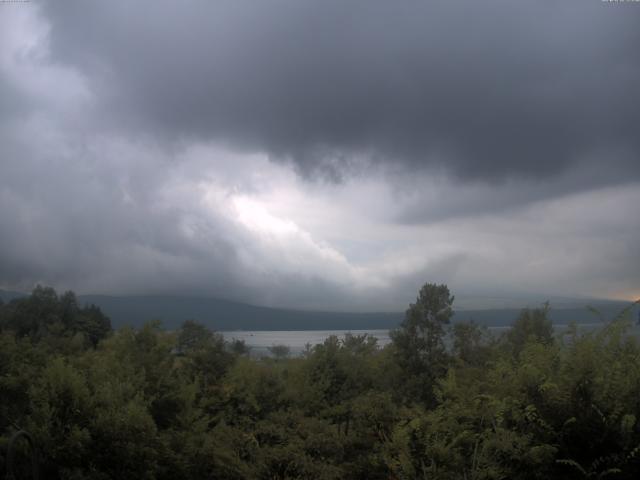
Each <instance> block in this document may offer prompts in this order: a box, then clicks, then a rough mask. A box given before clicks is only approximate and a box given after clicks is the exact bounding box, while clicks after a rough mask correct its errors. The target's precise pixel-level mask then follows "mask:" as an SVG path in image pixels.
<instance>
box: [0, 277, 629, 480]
mask: <svg viewBox="0 0 640 480" xmlns="http://www.w3.org/2000/svg"><path fill="white" fill-rule="evenodd" d="M453 300H454V299H453V297H452V296H451V295H450V292H449V289H448V288H447V287H446V286H445V285H435V284H426V285H424V287H422V289H421V290H420V292H419V294H418V297H417V299H416V302H415V303H414V304H412V305H410V306H409V308H408V310H407V312H406V316H405V319H404V321H403V322H402V324H401V326H400V327H399V328H397V329H395V330H393V331H392V332H391V338H392V342H391V344H390V345H388V346H386V347H384V348H379V346H378V345H377V344H376V340H375V338H372V337H369V336H366V335H364V336H355V335H347V336H346V337H345V338H344V339H338V338H336V337H330V338H328V339H327V340H326V341H325V342H324V343H323V344H320V345H316V346H313V347H310V348H308V349H307V351H306V352H305V353H304V354H303V355H302V356H299V357H289V356H288V355H287V353H288V352H287V350H286V348H274V349H273V353H274V355H273V356H272V357H269V358H259V359H258V358H254V357H252V356H250V355H249V352H248V349H247V347H246V346H245V345H244V344H243V343H241V342H225V341H224V339H223V337H222V336H221V335H220V334H218V333H215V332H212V331H210V330H209V329H207V328H206V327H204V326H203V325H201V324H199V323H197V322H193V321H187V322H185V323H184V324H183V325H182V327H181V328H180V329H177V330H174V331H167V330H164V329H163V328H162V325H161V324H160V323H158V322H149V323H147V324H146V325H144V326H143V327H141V328H137V329H134V328H121V329H118V330H115V331H114V330H112V328H111V324H110V321H109V319H108V318H107V317H106V316H105V315H104V314H103V313H102V312H101V311H100V309H99V308H97V307H95V306H82V305H79V302H78V300H77V298H76V296H75V295H74V294H73V293H71V292H67V293H64V294H62V295H58V294H57V293H56V292H55V291H54V290H53V289H50V288H44V287H38V288H36V289H35V290H34V291H33V293H32V294H31V296H29V297H26V298H19V299H14V300H12V301H10V302H7V303H4V304H0V457H1V458H0V460H1V462H0V464H1V465H2V467H1V468H3V469H6V467H5V465H6V464H7V460H10V462H9V463H11V468H12V470H14V471H15V474H16V476H17V478H29V477H28V476H26V474H27V473H29V472H28V470H29V468H30V467H29V465H28V460H29V458H30V457H37V459H38V464H39V470H40V478H64V479H208V478H210V479H307V478H313V479H318V480H320V479H427V478H428V479H546V478H568V479H573V478H575V479H580V478H603V477H608V478H612V479H616V478H617V479H632V478H633V479H635V478H638V475H639V474H640V422H639V420H640V345H639V343H638V339H637V338H635V337H634V336H633V335H629V334H628V329H629V327H630V324H631V319H630V316H629V315H628V312H626V313H625V312H621V314H620V315H619V316H618V317H616V318H615V319H612V320H610V321H608V322H604V323H603V325H602V328H600V329H599V330H597V331H590V332H584V331H580V330H579V329H578V328H577V327H576V326H575V325H573V326H570V327H569V328H568V329H567V330H566V331H554V329H553V327H552V324H551V322H550V320H549V315H548V314H549V309H548V307H547V306H544V307H542V308H540V309H525V310H523V311H522V312H521V313H520V315H519V316H518V317H517V318H514V323H513V327H512V328H511V329H510V330H508V331H507V332H506V333H504V334H503V335H501V336H493V335H490V334H489V333H488V331H487V330H486V329H484V328H483V327H480V326H479V325H477V324H474V323H464V322H458V323H452V322H451V319H452V315H453V311H452V305H453ZM18 431H26V432H29V435H30V436H31V438H32V439H33V445H34V451H31V449H30V447H29V446H28V444H27V443H26V441H24V440H23V441H14V442H11V439H12V438H14V440H15V437H14V435H15V433H16V432H18ZM10 443H12V446H11V448H9V444H10ZM9 450H11V451H12V453H11V458H10V459H8V458H6V457H7V452H8V451H9ZM6 473H7V472H6V471H4V470H3V471H1V472H0V474H1V475H2V476H3V477H4V475H5V474H6ZM20 475H22V477H20Z"/></svg>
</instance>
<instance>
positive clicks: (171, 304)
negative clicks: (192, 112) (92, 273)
mask: <svg viewBox="0 0 640 480" xmlns="http://www.w3.org/2000/svg"><path fill="white" fill-rule="evenodd" d="M24 295H25V294H23V293H19V292H10V291H4V290H0V298H2V299H3V301H5V302H7V301H10V300H11V299H13V298H19V297H21V296H24ZM78 300H79V301H80V303H81V304H95V305H97V306H99V307H100V308H101V309H102V311H103V312H104V313H105V314H106V315H108V316H109V318H110V319H111V322H112V324H113V326H114V327H115V328H119V327H122V326H125V325H131V326H134V327H138V326H141V325H142V324H144V323H145V322H146V321H149V320H154V319H157V320H161V321H162V324H163V325H164V327H165V328H167V329H175V328H177V327H179V326H180V325H181V324H182V322H183V321H185V320H196V321H198V322H201V323H203V324H205V325H207V326H208V327H210V328H212V329H214V330H218V331H225V330H374V329H391V328H395V327H396V326H398V325H399V324H400V322H401V321H402V319H403V318H404V312H372V313H350V312H317V311H304V310H288V309H284V308H271V307H260V306H256V305H249V304H246V303H240V302H233V301H230V300H222V299H217V298H205V297H182V296H151V295H149V296H109V295H78ZM629 304H630V302H619V301H597V303H591V304H589V303H588V301H585V303H584V306H583V307H567V308H554V306H553V303H551V312H550V318H551V320H552V321H553V322H554V323H556V324H566V323H569V322H571V321H576V322H578V323H597V322H598V321H599V318H598V316H597V315H596V314H594V313H592V312H590V311H589V310H588V309H587V305H592V306H593V307H595V308H596V309H598V310H599V311H600V313H601V315H602V317H603V318H605V319H610V318H612V317H614V316H615V315H616V314H618V313H619V312H620V311H621V310H622V309H624V308H625V307H627V306H628V305H629ZM564 305H567V304H566V303H565V304H564ZM520 310H521V309H520V308H492V309H465V310H456V313H455V315H454V317H453V321H454V322H459V321H468V320H474V321H475V322H477V323H479V324H482V325H486V326H492V327H500V326H508V325H510V324H511V323H513V321H514V320H515V319H516V317H517V316H518V314H519V313H520ZM633 315H634V320H635V318H637V316H638V307H637V306H636V307H634V312H633Z"/></svg>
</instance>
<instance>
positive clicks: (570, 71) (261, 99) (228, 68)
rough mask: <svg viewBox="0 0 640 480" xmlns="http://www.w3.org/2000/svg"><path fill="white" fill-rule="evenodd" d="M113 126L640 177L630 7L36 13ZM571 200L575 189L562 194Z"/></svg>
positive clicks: (327, 160)
mask: <svg viewBox="0 0 640 480" xmlns="http://www.w3.org/2000/svg"><path fill="white" fill-rule="evenodd" d="M44 5H45V7H46V15H47V18H49V19H50V20H51V22H52V32H51V33H52V35H51V38H52V48H53V55H54V57H55V58H58V59H60V60H61V61H64V62H69V63H71V64H74V65H78V66H80V68H82V70H83V71H84V72H86V73H87V74H88V75H90V76H91V78H92V82H93V83H94V85H97V86H98V87H99V88H100V90H101V96H102V97H103V100H104V102H105V105H106V106H108V108H109V109H110V110H111V114H112V115H113V119H112V120H113V122H116V123H122V122H125V123H128V126H129V127H130V128H141V129H149V128H152V129H154V130H155V131H156V132H160V133H161V134H162V135H165V136H168V137H175V136H180V135H185V136H189V137H193V136H197V137H201V138H220V139H224V140H226V141H230V142H233V143H234V144H235V145H244V146H248V147H250V148H257V149H261V150H266V151H268V152H270V153H271V154H272V155H273V156H274V157H275V158H288V159H291V160H293V161H294V162H295V163H296V164H297V165H299V166H300V167H301V169H302V170H303V171H315V170H318V169H319V170H323V169H326V168H329V169H332V168H335V167H336V166H337V167H338V169H340V168H342V167H343V166H344V164H345V163H349V161H350V159H352V158H353V156H354V155H364V156H365V157H367V158H369V159H374V160H378V161H381V162H391V163H394V164H398V163H402V164H405V165H408V167H409V168H411V169H414V168H416V167H417V166H420V167H422V166H432V167H437V168H444V169H445V170H446V171H448V172H449V173H453V174H454V175H456V176H458V177H461V178H463V179H481V180H483V181H495V180H502V179H504V178H505V177H510V176H515V177H525V178H530V177H533V178H548V177H550V176H554V175H557V174H558V173H562V172H565V171H567V170H568V169H579V168H582V166H583V165H589V166H590V168H591V166H592V164H595V165H596V166H599V167H600V168H598V175H596V177H595V179H594V180H593V182H592V183H599V184H607V183H611V182H616V181H619V180H620V179H623V178H629V176H633V177H634V178H636V179H637V178H638V174H639V173H640V161H639V159H638V152H640V136H639V135H637V125H638V124H639V123H640V109H639V108H638V105H640V90H639V89H638V88H637V85H638V84H640V55H638V51H637V46H638V45H640V29H638V28H637V26H638V23H639V22H640V9H638V8H633V7H634V5H608V4H603V3H602V2H599V1H595V0H594V1H586V2H585V1H583V0H573V1H563V2H551V1H542V2H511V1H496V0H491V1H486V2H477V1H463V2H450V1H428V2H427V1H424V2H416V1H407V2H388V1H386V0H385V1H377V0H374V1H371V0H366V1H364V0H362V1H350V2H344V1H342V0H328V1H322V2H316V1H299V0H295V1H293V0H292V1H288V0H273V1H262V2H244V1H217V2H202V1H188V2H180V3H177V2H174V1H152V2H123V1H111V2H85V1H67V2H46V3H45V4H44ZM568 186H569V187H571V188H576V187H577V185H568Z"/></svg>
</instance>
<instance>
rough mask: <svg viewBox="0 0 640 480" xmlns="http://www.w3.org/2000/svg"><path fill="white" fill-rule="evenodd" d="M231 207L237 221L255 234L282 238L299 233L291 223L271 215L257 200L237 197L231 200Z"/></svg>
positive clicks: (296, 227) (297, 228)
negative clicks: (234, 211)
mask: <svg viewBox="0 0 640 480" xmlns="http://www.w3.org/2000/svg"><path fill="white" fill-rule="evenodd" d="M233 206H234V208H235V210H236V212H237V219H238V221H240V223H242V224H243V225H244V226H246V227H247V228H248V229H250V230H252V231H254V232H256V233H259V234H266V235H280V236H283V235H287V234H289V235H291V234H295V233H298V232H300V229H299V227H298V226H297V225H296V224H295V223H294V222H293V221H291V220H288V219H282V218H278V217H276V216H274V215H272V214H271V213H269V211H268V210H267V209H266V207H265V206H264V205H262V204H261V203H260V202H259V201H258V200H253V199H250V198H248V197H246V196H239V197H235V198H234V199H233Z"/></svg>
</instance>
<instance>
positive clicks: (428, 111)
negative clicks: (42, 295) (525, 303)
mask: <svg viewBox="0 0 640 480" xmlns="http://www.w3.org/2000/svg"><path fill="white" fill-rule="evenodd" d="M635 7H636V5H609V4H606V3H601V2H598V1H593V2H586V1H577V0H576V1H573V0H570V1H564V2H546V1H542V2H528V3H524V2H519V3H515V2H507V1H487V2H472V1H465V2H444V1H430V2H420V1H407V2H387V1H377V0H367V1H364V0H362V1H361V0H353V1H349V2H345V1H337V0H335V1H334V0H327V1H322V2H316V1H313V2H312V1H300V0H295V1H293V0H291V1H289V0H265V1H260V2H244V1H239V0H235V1H216V2H205V1H185V2H175V1H169V0H155V1H136V2H125V1H114V0H112V1H109V2H103V1H76V0H67V1H64V2H37V3H33V4H29V5H24V4H11V5H9V4H7V5H1V6H0V88H1V89H2V92H3V94H2V95H0V145H1V151H0V153H1V156H2V158H1V159H0V223H1V225H2V228H0V247H1V248H0V288H1V287H10V288H29V287H30V286H32V285H33V284H34V283H35V282H38V281H40V282H45V283H48V284H53V285H56V286H58V287H60V288H74V289H76V290H79V291H81V292H94V293H96V292H97V293H100V292H102V293H167V292H171V293H185V294H186V293H189V294H202V295H217V296H224V297H229V298H234V299H239V300H245V301H252V302H255V303H263V304H270V305H281V306H292V307H297V308H336V309H390V308H393V309H397V308H402V307H403V306H405V305H406V304H407V303H408V302H409V301H411V300H412V299H413V296H414V294H415V291H416V289H417V288H418V287H419V285H420V284H422V283H424V282H425V281H427V280H429V281H440V282H447V283H449V284H450V285H451V286H452V288H454V289H455V290H456V291H464V292H467V293H478V292H480V293H483V294H495V293H505V292H507V293H508V292H511V293H514V292H517V293H524V292H543V293H556V294H561V295H570V294H576V293H578V294H585V295H600V296H604V295H613V296H618V297H626V298H628V297H630V296H632V295H635V292H638V288H640V277H639V275H640V274H639V273H638V271H637V268H635V266H636V265H638V263H639V262H640V250H639V249H638V245H639V244H640V243H639V242H638V238H640V217H638V216H637V215H636V214H635V210H636V205H637V204H639V203H640V196H639V195H640V189H639V188H638V185H640V175H639V174H640V159H639V154H640V136H638V135H637V126H638V125H639V124H640V109H639V108H638V106H639V105H640V93H639V91H638V88H637V86H638V85H640V55H637V51H636V50H637V45H640V29H638V28H637V25H638V21H639V20H640V8H635ZM301 172H302V173H303V175H298V174H299V173H301ZM323 175H329V177H330V178H338V179H340V180H341V181H339V182H332V181H329V182H325V181H324V180H323V179H322V177H323ZM496 272H498V274H499V275H496Z"/></svg>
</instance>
